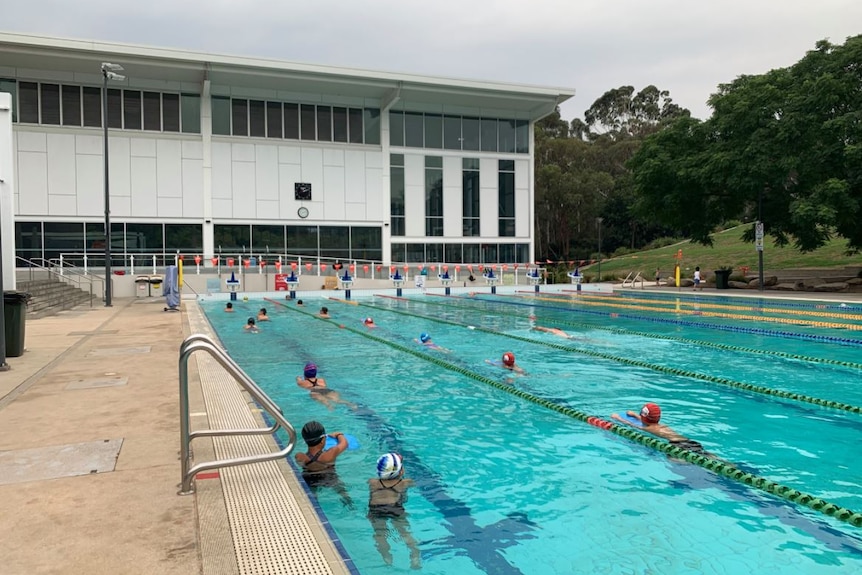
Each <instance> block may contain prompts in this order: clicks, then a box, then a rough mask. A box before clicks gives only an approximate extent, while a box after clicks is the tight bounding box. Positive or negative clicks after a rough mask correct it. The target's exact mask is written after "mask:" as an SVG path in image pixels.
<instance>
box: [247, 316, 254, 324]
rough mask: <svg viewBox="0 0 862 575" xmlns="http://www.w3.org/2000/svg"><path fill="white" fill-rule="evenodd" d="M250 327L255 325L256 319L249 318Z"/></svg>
mask: <svg viewBox="0 0 862 575" xmlns="http://www.w3.org/2000/svg"><path fill="white" fill-rule="evenodd" d="M248 325H254V318H253V317H250V318H248Z"/></svg>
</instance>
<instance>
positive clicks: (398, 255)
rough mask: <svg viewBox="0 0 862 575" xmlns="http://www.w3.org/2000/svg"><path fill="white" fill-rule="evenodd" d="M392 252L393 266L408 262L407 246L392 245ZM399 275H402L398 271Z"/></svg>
mask: <svg viewBox="0 0 862 575" xmlns="http://www.w3.org/2000/svg"><path fill="white" fill-rule="evenodd" d="M390 252H391V257H392V263H393V264H396V263H400V262H404V261H407V244H392V249H391V250H390ZM398 273H401V270H398Z"/></svg>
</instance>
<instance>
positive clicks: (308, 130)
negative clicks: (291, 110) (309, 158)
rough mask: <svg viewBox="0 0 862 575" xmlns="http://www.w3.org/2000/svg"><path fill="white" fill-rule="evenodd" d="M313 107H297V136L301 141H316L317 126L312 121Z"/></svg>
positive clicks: (307, 105) (305, 105)
mask: <svg viewBox="0 0 862 575" xmlns="http://www.w3.org/2000/svg"><path fill="white" fill-rule="evenodd" d="M314 116H315V114H314V106H312V105H311V104H302V105H301V106H300V107H299V129H300V132H299V135H300V137H301V138H302V139H303V140H315V139H317V126H316V125H315V121H314Z"/></svg>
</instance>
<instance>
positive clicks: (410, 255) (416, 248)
mask: <svg viewBox="0 0 862 575" xmlns="http://www.w3.org/2000/svg"><path fill="white" fill-rule="evenodd" d="M404 247H405V249H406V252H407V253H406V254H405V258H404V261H405V262H409V263H424V262H425V244H407V245H406V246H404Z"/></svg>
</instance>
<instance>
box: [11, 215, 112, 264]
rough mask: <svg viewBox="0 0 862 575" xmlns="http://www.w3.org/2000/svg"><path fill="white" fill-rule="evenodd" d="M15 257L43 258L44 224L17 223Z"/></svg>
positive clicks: (27, 258)
mask: <svg viewBox="0 0 862 575" xmlns="http://www.w3.org/2000/svg"><path fill="white" fill-rule="evenodd" d="M104 229H105V228H104V225H103V226H102V230H103V234H104ZM15 255H16V256H19V257H22V258H24V259H25V260H32V259H35V258H41V257H43V256H42V222H15ZM39 263H41V262H39ZM18 265H20V264H18Z"/></svg>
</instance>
